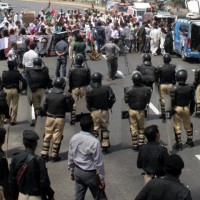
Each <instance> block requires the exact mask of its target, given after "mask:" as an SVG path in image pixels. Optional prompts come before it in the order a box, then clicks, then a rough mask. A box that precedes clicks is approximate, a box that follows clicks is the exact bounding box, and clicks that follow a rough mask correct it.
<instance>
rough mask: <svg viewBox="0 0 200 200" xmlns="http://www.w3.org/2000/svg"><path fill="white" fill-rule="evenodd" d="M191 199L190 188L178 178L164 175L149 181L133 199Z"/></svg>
mask: <svg viewBox="0 0 200 200" xmlns="http://www.w3.org/2000/svg"><path fill="white" fill-rule="evenodd" d="M161 199H162V200H170V199H173V200H192V197H191V194H190V190H189V189H188V188H187V187H185V186H184V185H183V184H182V183H180V180H179V179H178V178H175V177H172V176H165V177H164V178H159V177H157V178H154V179H153V180H151V181H149V183H147V184H146V185H145V186H144V188H143V189H142V190H141V191H140V193H139V194H138V195H137V196H136V198H135V200H161Z"/></svg>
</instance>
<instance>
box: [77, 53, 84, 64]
mask: <svg viewBox="0 0 200 200" xmlns="http://www.w3.org/2000/svg"><path fill="white" fill-rule="evenodd" d="M84 60H85V58H84V56H83V55H82V54H80V53H79V54H77V55H76V57H75V64H76V65H82V64H83V61H84Z"/></svg>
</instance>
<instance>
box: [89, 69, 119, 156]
mask: <svg viewBox="0 0 200 200" xmlns="http://www.w3.org/2000/svg"><path fill="white" fill-rule="evenodd" d="M102 78H103V76H102V74H101V73H100V72H95V73H94V74H92V77H91V82H90V85H89V86H88V87H87V90H86V103H87V108H88V110H89V111H90V112H91V116H92V118H93V120H94V131H96V132H97V135H98V133H99V131H101V147H102V149H103V152H104V153H107V151H108V148H109V147H110V141H109V131H108V125H109V109H112V106H113V104H114V103H115V101H116V99H115V94H114V92H113V90H112V88H111V87H110V86H108V85H102V83H101V82H102Z"/></svg>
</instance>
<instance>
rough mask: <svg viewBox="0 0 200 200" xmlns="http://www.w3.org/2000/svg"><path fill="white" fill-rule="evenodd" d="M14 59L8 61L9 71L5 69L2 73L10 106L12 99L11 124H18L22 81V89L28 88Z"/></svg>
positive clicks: (3, 85)
mask: <svg viewBox="0 0 200 200" xmlns="http://www.w3.org/2000/svg"><path fill="white" fill-rule="evenodd" d="M15 68H16V63H15V62H14V61H8V69H9V70H8V71H3V74H2V87H3V88H4V92H5V93H6V94H7V95H6V100H7V103H8V106H9V108H10V107H11V105H10V104H11V101H12V113H11V125H15V124H16V119H17V111H18V101H19V92H20V88H19V86H20V82H21V83H22V90H23V89H25V88H26V81H25V79H24V78H23V77H22V75H21V74H20V73H19V71H17V70H16V69H15Z"/></svg>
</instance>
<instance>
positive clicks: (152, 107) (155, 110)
mask: <svg viewBox="0 0 200 200" xmlns="http://www.w3.org/2000/svg"><path fill="white" fill-rule="evenodd" d="M149 107H150V108H151V110H152V111H153V112H154V113H155V114H156V115H159V114H160V112H159V110H158V109H157V108H156V107H155V106H154V105H153V104H152V103H151V102H150V103H149Z"/></svg>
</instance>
